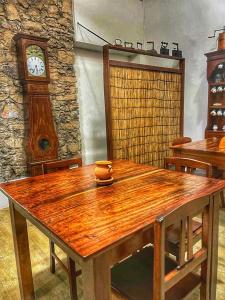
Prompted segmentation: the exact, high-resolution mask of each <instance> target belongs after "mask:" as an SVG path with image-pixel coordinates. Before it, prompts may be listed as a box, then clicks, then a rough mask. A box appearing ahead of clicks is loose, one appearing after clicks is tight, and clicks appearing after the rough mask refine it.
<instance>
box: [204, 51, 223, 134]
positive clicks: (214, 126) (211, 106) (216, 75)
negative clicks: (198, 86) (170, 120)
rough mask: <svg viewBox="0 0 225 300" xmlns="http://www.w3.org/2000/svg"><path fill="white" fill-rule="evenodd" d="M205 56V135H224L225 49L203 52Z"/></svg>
mask: <svg viewBox="0 0 225 300" xmlns="http://www.w3.org/2000/svg"><path fill="white" fill-rule="evenodd" d="M205 55H206V57H207V80H208V122H207V127H206V130H205V137H206V138H207V137H219V138H221V137H224V136H225V50H218V51H214V52H210V53H206V54H205Z"/></svg>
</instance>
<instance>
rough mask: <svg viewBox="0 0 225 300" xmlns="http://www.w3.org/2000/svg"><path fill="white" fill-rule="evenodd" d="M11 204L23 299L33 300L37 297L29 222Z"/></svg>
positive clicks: (10, 203) (18, 272)
mask: <svg viewBox="0 0 225 300" xmlns="http://www.w3.org/2000/svg"><path fill="white" fill-rule="evenodd" d="M9 205H10V215H11V223H12V233H13V242H14V248H15V256H16V265H17V274H18V280H19V287H20V295H21V299H22V300H33V299H35V294H34V285H33V278H32V270H31V261H30V250H29V242H28V234H27V222H26V219H25V218H24V217H23V216H22V215H21V214H20V213H19V212H18V211H17V210H16V209H15V207H14V205H13V203H12V202H11V201H10V202H9Z"/></svg>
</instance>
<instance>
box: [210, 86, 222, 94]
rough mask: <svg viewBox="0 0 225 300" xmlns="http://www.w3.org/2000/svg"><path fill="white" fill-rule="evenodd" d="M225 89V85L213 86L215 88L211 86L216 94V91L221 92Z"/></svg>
mask: <svg viewBox="0 0 225 300" xmlns="http://www.w3.org/2000/svg"><path fill="white" fill-rule="evenodd" d="M223 91H225V87H223V86H218V87H215V86H214V87H213V88H211V92H212V93H213V94H215V93H218V92H219V93H221V92H223Z"/></svg>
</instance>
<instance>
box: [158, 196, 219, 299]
mask: <svg viewBox="0 0 225 300" xmlns="http://www.w3.org/2000/svg"><path fill="white" fill-rule="evenodd" d="M199 212H201V213H202V247H201V248H200V249H199V250H198V251H197V252H196V253H194V251H193V245H194V243H193V230H192V221H193V217H194V216H195V215H196V214H197V213H199ZM212 212H213V199H212V197H204V198H201V199H199V200H193V201H191V202H189V203H187V204H185V205H182V206H180V207H178V208H177V209H175V210H174V211H172V212H170V213H168V214H165V215H162V216H159V217H157V218H156V221H155V224H154V273H153V274H154V284H153V287H154V292H153V294H154V298H153V300H164V299H165V293H166V292H167V291H169V290H170V289H171V288H172V287H173V286H174V285H176V284H177V283H178V282H180V281H181V280H182V279H184V277H186V276H188V275H189V274H190V273H191V272H193V271H195V270H196V269H198V268H200V266H201V268H202V272H201V277H200V276H199V281H202V282H203V288H205V290H204V293H207V292H209V291H208V290H207V291H206V288H207V289H208V287H209V271H210V270H209V268H210V260H211V247H210V244H211V240H212ZM174 224H179V228H180V241H179V243H180V256H179V262H178V267H177V268H176V269H174V270H172V271H170V272H169V273H167V275H165V243H166V230H167V228H168V227H170V226H172V225H174ZM176 226H177V225H176ZM186 252H187V255H186ZM174 299H175V298H174ZM204 299H208V298H207V297H206V298H204Z"/></svg>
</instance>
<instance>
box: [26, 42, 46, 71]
mask: <svg viewBox="0 0 225 300" xmlns="http://www.w3.org/2000/svg"><path fill="white" fill-rule="evenodd" d="M26 56H27V70H28V74H29V76H35V77H46V68H45V54H44V51H43V50H42V49H41V47H39V46H37V45H31V46H28V47H27V49H26Z"/></svg>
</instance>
